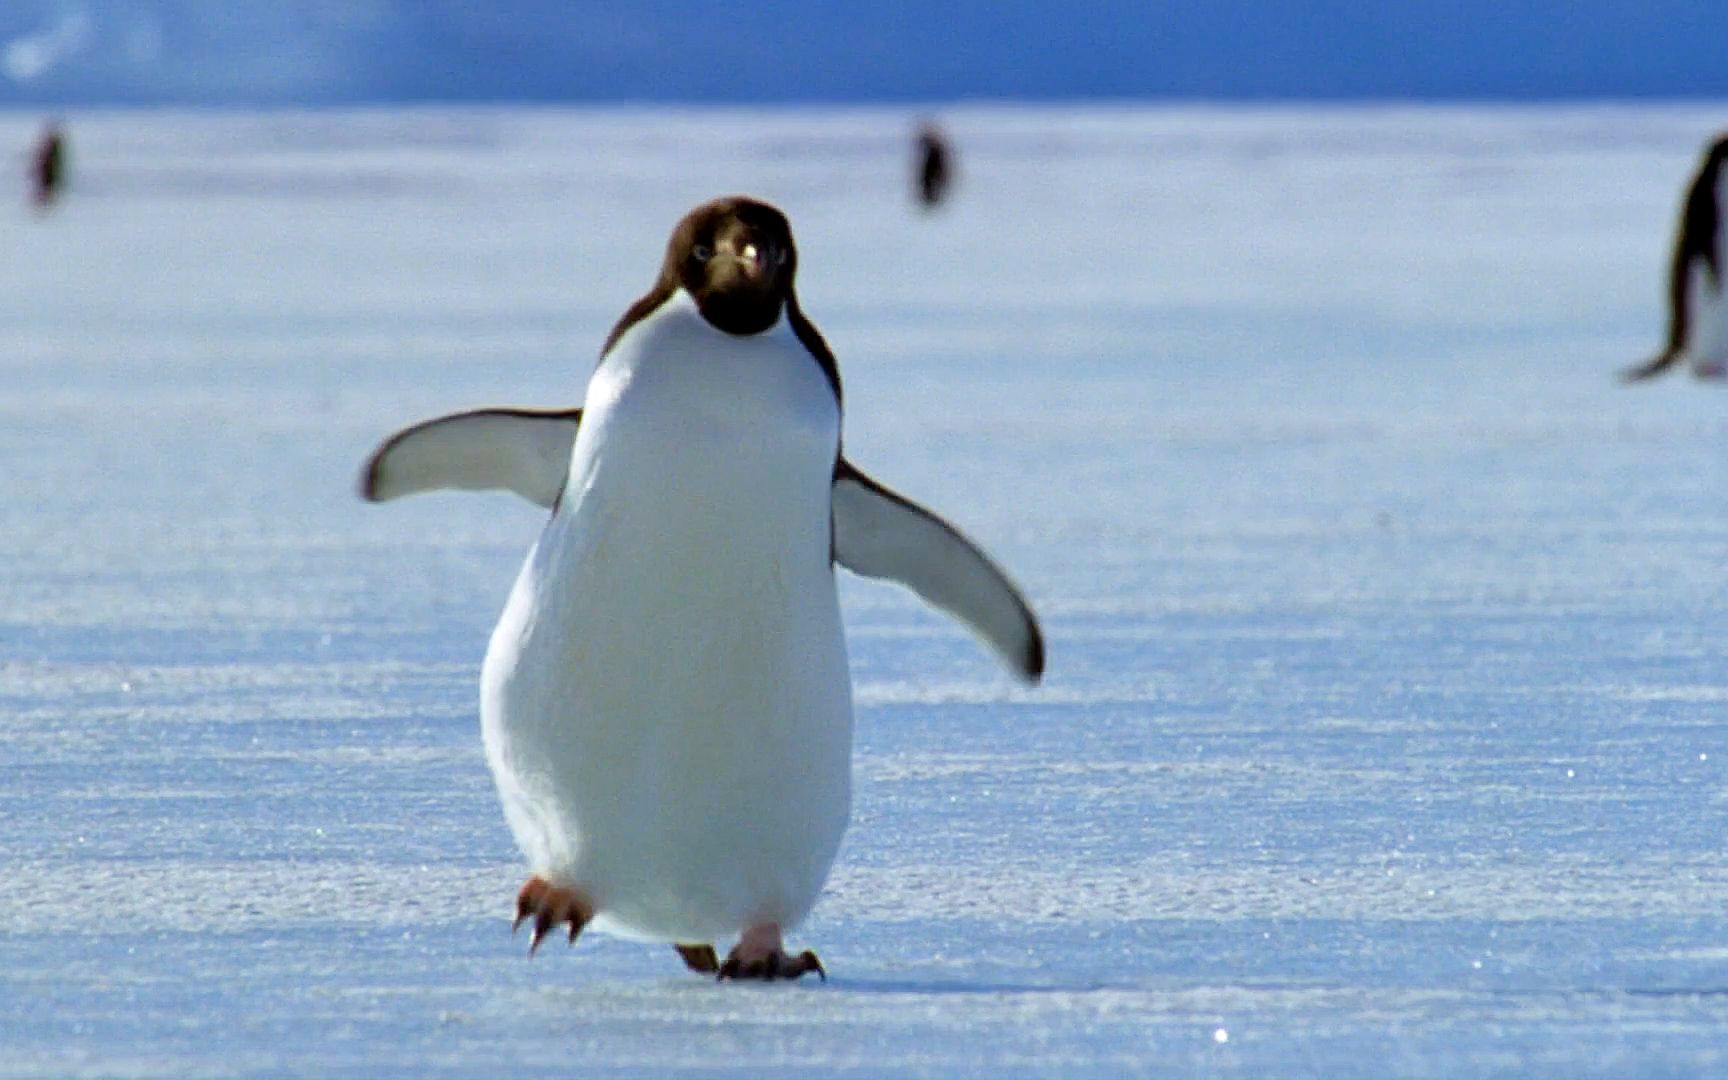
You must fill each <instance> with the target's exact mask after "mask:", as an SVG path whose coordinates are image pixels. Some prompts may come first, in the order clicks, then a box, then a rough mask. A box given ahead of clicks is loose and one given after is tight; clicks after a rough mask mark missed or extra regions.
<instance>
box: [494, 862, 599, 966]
mask: <svg viewBox="0 0 1728 1080" xmlns="http://www.w3.org/2000/svg"><path fill="white" fill-rule="evenodd" d="M529 916H533V918H534V932H533V934H532V935H530V937H529V938H528V955H529V956H530V957H532V956H533V955H534V953H535V950H537V949H539V948H540V942H541V940H542V939H543V938H545V936H546V934H547V932H548V931H550V930H551V929H552V928H553V927H557V926H563V925H564V924H566V923H568V924H569V926H570V944H572V945H574V944H576V936H577V935H578V934H580V933H582V928H583V927H584V926H587V925H588V920H589V919H592V918H593V917H594V908H593V905H591V904H589V903H588V901H587V900H585V899H584V898H583V897H582V895H581V894H580V893H578V892H577V891H576V890H575V889H571V888H567V887H565V886H562V885H553V884H552V883H551V882H549V881H547V880H546V879H545V878H543V877H541V876H540V875H538V874H536V875H534V876H533V877H531V878H529V879H528V881H527V883H526V884H524V885H523V886H522V891H521V892H518V893H517V894H516V918H515V919H513V920H512V921H511V923H510V932H511V933H512V934H514V933H515V932H516V929H517V927H519V926H521V925H522V923H523V921H524V920H526V919H527V918H528V917H529Z"/></svg>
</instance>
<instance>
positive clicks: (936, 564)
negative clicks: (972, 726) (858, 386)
mask: <svg viewBox="0 0 1728 1080" xmlns="http://www.w3.org/2000/svg"><path fill="white" fill-rule="evenodd" d="M833 502H834V559H835V561H836V562H838V563H839V564H840V565H841V566H844V567H845V568H846V569H848V570H850V571H852V572H853V573H854V574H861V575H863V576H864V577H873V578H882V579H884V580H887V581H894V582H898V583H899V584H901V585H904V586H906V587H907V588H908V589H911V590H912V591H913V592H915V593H917V594H918V596H919V597H920V598H922V599H923V600H924V601H925V602H926V603H929V604H931V605H932V606H934V607H937V608H940V609H942V610H943V611H946V612H947V613H948V614H950V615H952V616H954V617H955V618H957V619H959V620H960V621H961V622H963V623H965V624H966V625H967V626H970V627H971V628H972V629H973V630H974V631H975V632H976V633H977V634H978V635H979V636H980V637H982V638H983V639H984V640H985V642H987V643H988V644H989V645H990V647H991V648H992V649H994V650H995V651H996V652H997V654H998V655H1000V656H1001V657H1002V659H1003V660H1004V661H1005V662H1006V663H1007V664H1008V665H1009V666H1010V667H1012V668H1013V669H1014V670H1015V671H1016V672H1017V673H1019V675H1020V676H1021V677H1022V678H1024V679H1025V680H1026V681H1027V682H1033V683H1035V682H1037V681H1038V680H1039V679H1040V678H1041V677H1042V676H1043V674H1044V636H1043V634H1042V633H1041V632H1040V631H1039V629H1038V618H1037V616H1035V615H1033V614H1032V609H1031V608H1030V607H1029V606H1028V605H1027V603H1026V600H1025V598H1024V597H1022V596H1021V595H1020V591H1019V590H1018V589H1016V588H1015V587H1014V583H1013V582H1012V581H1010V580H1008V576H1007V575H1006V574H1004V573H1003V572H1002V571H1001V570H1000V569H999V568H998V567H997V566H996V564H995V563H993V562H991V561H990V557H989V556H987V555H985V554H984V553H983V552H982V551H980V550H979V549H978V547H977V546H976V545H975V544H973V543H972V541H970V540H968V539H967V538H966V537H965V536H963V535H961V533H960V531H959V530H958V529H956V528H954V526H952V525H950V524H948V523H947V522H946V521H943V520H942V519H941V518H940V517H937V516H936V515H935V514H933V513H931V512H930V511H928V510H926V509H924V508H923V507H922V506H919V505H918V504H917V503H914V502H912V501H911V500H910V499H907V498H906V497H905V496H903V495H900V494H898V493H896V492H893V491H890V490H889V489H888V488H885V487H883V486H882V485H881V484H878V483H877V482H876V481H874V480H872V479H870V478H869V477H868V476H865V475H864V474H863V473H862V472H860V471H858V469H856V468H854V467H853V465H852V464H851V462H848V461H847V460H846V459H845V458H841V459H840V460H839V461H838V462H837V463H836V464H835V466H834V491H833Z"/></svg>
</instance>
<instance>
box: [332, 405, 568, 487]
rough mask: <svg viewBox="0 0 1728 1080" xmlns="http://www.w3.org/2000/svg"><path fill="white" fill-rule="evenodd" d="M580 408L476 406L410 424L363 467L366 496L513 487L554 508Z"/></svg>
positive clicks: (562, 485) (562, 481) (362, 485)
mask: <svg viewBox="0 0 1728 1080" xmlns="http://www.w3.org/2000/svg"><path fill="white" fill-rule="evenodd" d="M581 419H582V410H581V409H563V410H552V409H477V410H475V411H474V412H465V413H455V414H454V415H451V416H441V417H439V418H437V419H436V420H427V421H425V422H424V423H420V424H415V425H414V426H413V427H410V428H404V429H403V430H401V431H398V432H397V433H396V434H394V435H392V436H390V437H389V438H388V439H385V440H384V442H383V443H381V444H379V446H378V449H376V450H374V451H373V452H372V456H371V457H369V458H367V459H366V466H365V468H364V469H362V470H361V473H360V496H361V498H363V499H366V500H367V501H368V502H384V501H385V500H387V499H396V498H400V497H402V496H403V495H416V494H419V493H420V492H422V491H436V490H439V489H441V488H455V489H458V490H461V491H496V490H503V491H513V492H515V493H516V494H518V495H520V496H522V497H523V498H524V499H527V500H529V501H530V502H534V503H538V504H540V505H541V506H544V507H547V508H548V509H550V508H551V506H552V505H553V504H554V503H556V502H557V501H558V493H559V492H561V491H563V490H564V477H565V474H566V473H567V472H568V471H569V468H570V448H571V446H572V444H574V443H575V441H576V427H577V425H578V423H580V421H581Z"/></svg>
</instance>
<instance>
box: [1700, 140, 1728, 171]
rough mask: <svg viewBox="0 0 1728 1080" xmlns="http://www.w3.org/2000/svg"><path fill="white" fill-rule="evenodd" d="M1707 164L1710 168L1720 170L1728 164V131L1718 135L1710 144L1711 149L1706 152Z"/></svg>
mask: <svg viewBox="0 0 1728 1080" xmlns="http://www.w3.org/2000/svg"><path fill="white" fill-rule="evenodd" d="M1704 161H1705V164H1706V165H1708V166H1709V167H1710V168H1713V169H1719V168H1721V167H1722V165H1723V163H1724V162H1728V131H1724V132H1722V133H1721V134H1720V135H1717V136H1716V138H1715V139H1714V140H1712V141H1711V143H1710V148H1709V149H1708V150H1706V151H1705V152H1704Z"/></svg>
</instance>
